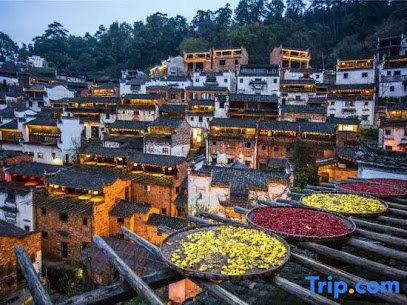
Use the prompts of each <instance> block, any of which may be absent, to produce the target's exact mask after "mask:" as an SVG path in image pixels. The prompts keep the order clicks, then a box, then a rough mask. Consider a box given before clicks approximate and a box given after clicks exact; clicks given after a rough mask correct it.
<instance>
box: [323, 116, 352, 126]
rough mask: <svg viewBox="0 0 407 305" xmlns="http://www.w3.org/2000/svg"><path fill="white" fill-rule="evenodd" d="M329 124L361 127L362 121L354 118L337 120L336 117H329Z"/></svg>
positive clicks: (327, 119)
mask: <svg viewBox="0 0 407 305" xmlns="http://www.w3.org/2000/svg"><path fill="white" fill-rule="evenodd" d="M326 122H327V123H331V124H336V125H338V124H346V125H360V120H358V119H354V118H336V117H327V118H326Z"/></svg>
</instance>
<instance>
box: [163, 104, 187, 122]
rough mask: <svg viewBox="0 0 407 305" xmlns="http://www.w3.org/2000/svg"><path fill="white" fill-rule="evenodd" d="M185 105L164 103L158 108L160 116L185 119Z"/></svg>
mask: <svg viewBox="0 0 407 305" xmlns="http://www.w3.org/2000/svg"><path fill="white" fill-rule="evenodd" d="M186 108H187V106H186V105H184V104H179V103H176V104H164V105H162V106H160V108H159V109H158V112H159V116H160V117H167V118H174V119H185V111H186Z"/></svg>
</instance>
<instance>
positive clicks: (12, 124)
mask: <svg viewBox="0 0 407 305" xmlns="http://www.w3.org/2000/svg"><path fill="white" fill-rule="evenodd" d="M0 129H18V122H17V120H12V121H10V122H8V123H6V124H3V125H1V126H0Z"/></svg>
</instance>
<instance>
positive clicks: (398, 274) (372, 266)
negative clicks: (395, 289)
mask: <svg viewBox="0 0 407 305" xmlns="http://www.w3.org/2000/svg"><path fill="white" fill-rule="evenodd" d="M296 245H297V246H299V247H301V248H304V249H307V250H310V251H314V252H315V253H318V254H321V255H324V256H327V257H329V258H332V259H335V260H337V261H340V262H343V263H347V264H350V265H354V266H359V267H361V268H364V269H366V270H370V271H372V272H375V273H377V274H381V275H384V276H386V277H389V278H395V279H399V280H402V281H406V280H407V271H404V270H399V269H396V268H393V267H389V266H386V265H384V264H380V263H376V262H373V261H371V260H368V259H366V258H363V257H359V256H356V255H353V254H350V253H347V252H343V251H339V250H336V249H332V248H329V247H327V246H324V245H320V244H316V243H311V242H305V243H296Z"/></svg>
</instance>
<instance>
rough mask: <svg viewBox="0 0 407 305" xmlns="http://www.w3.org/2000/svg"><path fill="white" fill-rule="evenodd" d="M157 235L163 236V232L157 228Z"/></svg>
mask: <svg viewBox="0 0 407 305" xmlns="http://www.w3.org/2000/svg"><path fill="white" fill-rule="evenodd" d="M157 236H163V232H162V231H161V230H160V229H158V228H157Z"/></svg>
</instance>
